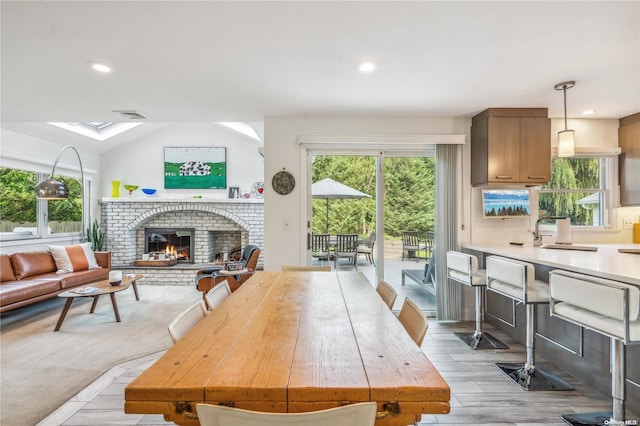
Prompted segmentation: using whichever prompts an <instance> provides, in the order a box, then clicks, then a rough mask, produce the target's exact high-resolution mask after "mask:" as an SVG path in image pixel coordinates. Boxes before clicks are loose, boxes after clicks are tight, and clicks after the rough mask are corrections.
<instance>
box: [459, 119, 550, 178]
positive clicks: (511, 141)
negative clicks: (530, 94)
mask: <svg viewBox="0 0 640 426" xmlns="http://www.w3.org/2000/svg"><path fill="white" fill-rule="evenodd" d="M550 177H551V120H549V118H548V111H547V108H489V109H487V110H485V111H483V112H481V113H480V114H478V115H476V116H475V117H473V119H472V122H471V184H472V185H474V186H475V185H486V184H495V183H504V184H523V185H530V186H533V185H543V184H545V183H547V182H549V179H550Z"/></svg>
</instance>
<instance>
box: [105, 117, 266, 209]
mask: <svg viewBox="0 0 640 426" xmlns="http://www.w3.org/2000/svg"><path fill="white" fill-rule="evenodd" d="M174 146H211V147H226V148H227V187H229V186H239V187H240V191H241V193H245V192H249V193H250V192H251V188H252V187H253V185H254V184H255V183H256V182H262V181H263V180H264V162H263V158H262V156H261V155H260V154H259V153H258V143H256V142H253V141H251V140H249V139H247V138H245V137H243V136H241V135H239V134H237V133H235V132H233V131H230V130H227V129H225V128H223V127H220V126H219V125H217V124H215V123H179V124H172V125H169V126H167V127H164V128H162V129H160V130H158V131H157V132H155V133H152V134H149V135H147V136H144V137H142V138H140V139H138V140H136V141H134V142H132V143H130V144H128V145H122V146H119V147H118V148H115V149H113V150H111V151H108V152H106V153H104V154H103V155H102V158H101V160H102V176H101V178H102V180H101V186H100V195H101V197H103V198H110V197H111V181H112V180H119V181H120V182H121V186H120V197H128V194H127V192H126V191H125V189H124V187H123V185H125V184H132V185H138V186H139V187H140V188H155V189H157V190H158V192H157V193H156V194H155V195H154V197H156V198H157V197H160V198H181V197H189V198H191V197H193V196H194V195H198V196H202V197H203V198H227V197H228V190H227V189H164V170H163V167H164V147H174ZM133 196H134V197H147V195H145V194H143V193H142V191H141V190H140V189H138V190H137V191H135V192H134V194H133Z"/></svg>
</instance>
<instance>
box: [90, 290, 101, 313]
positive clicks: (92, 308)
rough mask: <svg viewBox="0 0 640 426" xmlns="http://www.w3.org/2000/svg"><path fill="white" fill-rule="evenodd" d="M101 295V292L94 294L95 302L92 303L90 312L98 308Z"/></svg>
mask: <svg viewBox="0 0 640 426" xmlns="http://www.w3.org/2000/svg"><path fill="white" fill-rule="evenodd" d="M99 297H100V295H99V294H97V295H95V296H93V303H92V304H91V310H90V311H89V313H90V314H92V313H93V312H94V311H95V310H96V306H97V305H98V298H99Z"/></svg>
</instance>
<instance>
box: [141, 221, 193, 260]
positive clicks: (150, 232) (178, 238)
mask: <svg viewBox="0 0 640 426" xmlns="http://www.w3.org/2000/svg"><path fill="white" fill-rule="evenodd" d="M144 235H145V243H144V252H145V253H165V254H167V255H170V256H175V257H176V259H178V263H193V253H194V248H193V244H194V228H145V230H144Z"/></svg>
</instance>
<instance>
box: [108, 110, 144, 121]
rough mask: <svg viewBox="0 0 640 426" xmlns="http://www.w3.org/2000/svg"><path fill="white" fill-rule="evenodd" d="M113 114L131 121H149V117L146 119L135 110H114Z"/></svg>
mask: <svg viewBox="0 0 640 426" xmlns="http://www.w3.org/2000/svg"><path fill="white" fill-rule="evenodd" d="M113 112H117V113H118V114H120V115H121V116H123V117H126V118H128V119H129V120H146V119H147V117H145V116H144V115H142V114H140V113H139V112H137V111H133V110H114V111H113Z"/></svg>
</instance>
